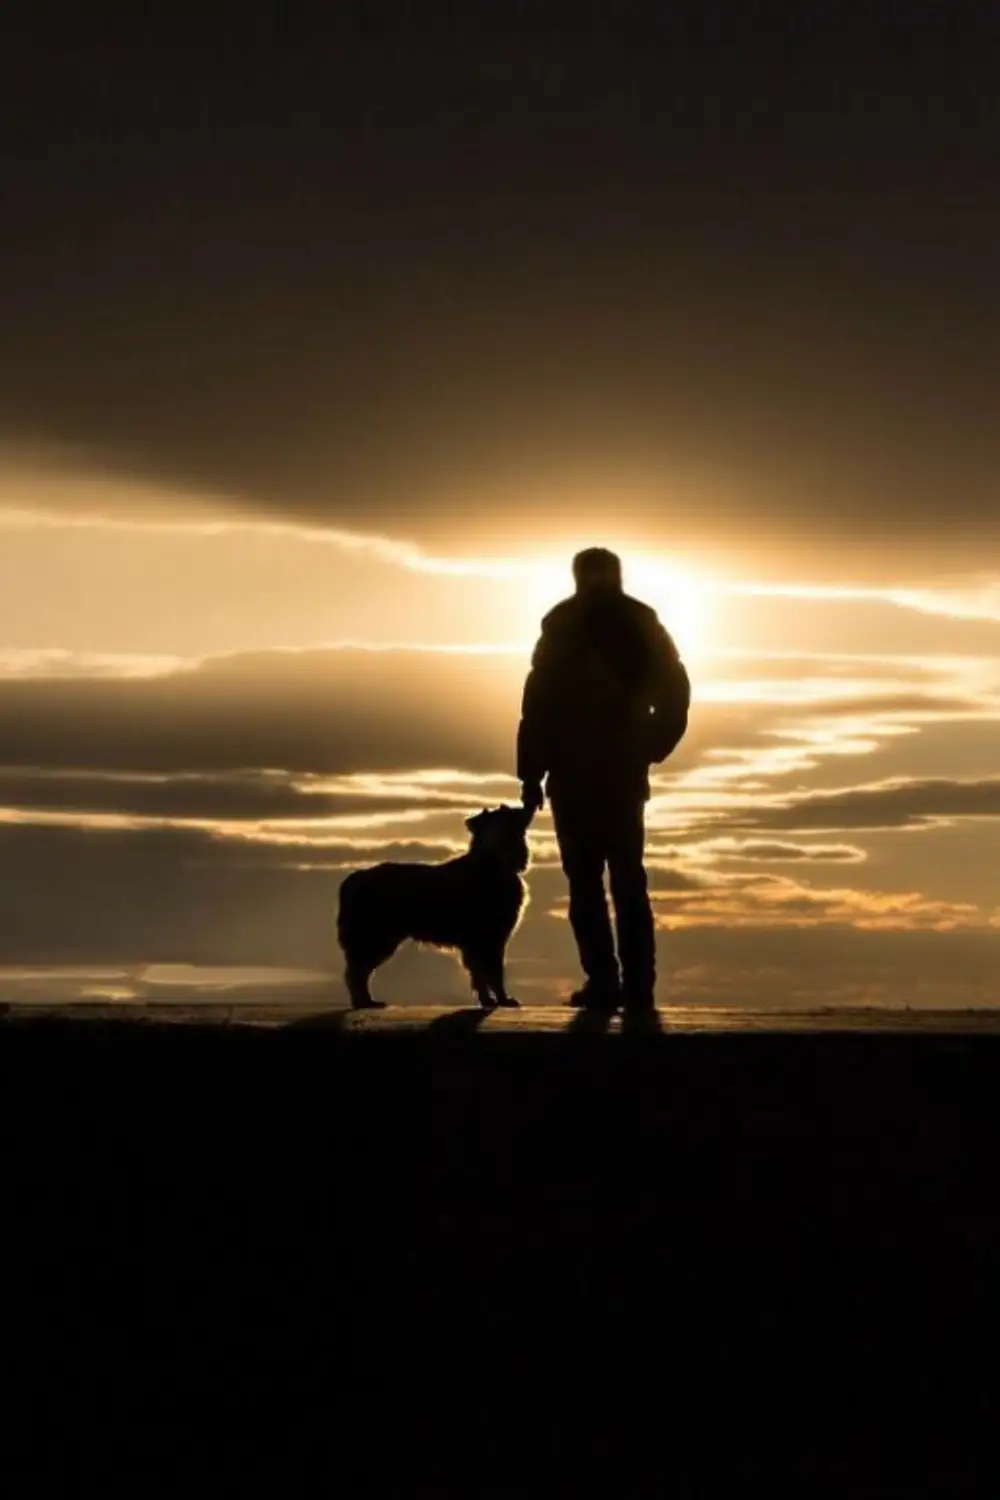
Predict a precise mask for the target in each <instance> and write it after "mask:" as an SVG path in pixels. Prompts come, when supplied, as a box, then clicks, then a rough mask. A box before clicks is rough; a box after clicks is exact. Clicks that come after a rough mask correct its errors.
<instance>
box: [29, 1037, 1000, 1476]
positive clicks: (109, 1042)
mask: <svg viewBox="0 0 1000 1500" xmlns="http://www.w3.org/2000/svg"><path fill="white" fill-rule="evenodd" d="M475 1019H476V1018H475V1017H469V1016H467V1015H466V1014H465V1013H463V1012H457V1013H455V1015H454V1018H452V1019H447V1020H444V1021H441V1022H437V1023H435V1024H434V1025H432V1026H430V1027H427V1028H425V1029H423V1030H415V1031H413V1030H411V1031H398V1032H394V1031H392V1030H385V1029H383V1030H374V1031H370V1032H365V1031H359V1032H350V1031H348V1032H343V1031H341V1030H339V1029H337V1028H336V1027H330V1026H326V1027H324V1026H323V1025H321V1024H316V1025H311V1024H308V1023H307V1024H304V1025H302V1026H299V1027H293V1028H289V1029H286V1030H253V1029H243V1028H210V1027H204V1026H202V1027H198V1026H185V1025H176V1024H175V1025H170V1026H160V1025H146V1026H137V1025H129V1024H128V1023H120V1024H114V1023H110V1022H101V1023H98V1022H91V1023H82V1024H81V1023H78V1022H77V1023H74V1022H64V1021H63V1022H61V1021H58V1020H50V1021H47V1022H27V1021H18V1022H13V1023H12V1022H8V1024H7V1025H6V1026H5V1027H3V1028H2V1030H0V1047H2V1057H3V1101H4V1103H3V1107H4V1137H5V1139H4V1148H3V1149H4V1162H5V1165H4V1203H3V1223H4V1233H5V1238H6V1239H7V1241H8V1247H9V1250H10V1251H12V1252H13V1253H12V1254H11V1255H9V1256H8V1257H7V1262H8V1264H7V1270H6V1276H5V1296H4V1301H5V1313H4V1323H5V1325H6V1328H7V1330H8V1335H9V1334H10V1333H12V1335H13V1336H12V1337H10V1336H8V1337H6V1338H5V1342H6V1345H7V1355H8V1366H9V1371H10V1378H9V1380H8V1381H7V1382H6V1384H7V1385H8V1387H9V1388H10V1390H11V1392H12V1394H13V1398H14V1401H13V1411H14V1413H15V1417H14V1420H13V1421H12V1422H11V1423H10V1425H9V1431H10V1434H11V1436H12V1439H13V1443H12V1459H13V1470H14V1475H13V1477H14V1481H15V1482H14V1485H13V1486H10V1485H9V1486H8V1487H7V1488H8V1492H9V1493H11V1494H20V1493H26V1492H28V1491H29V1489H30V1490H34V1489H36V1488H38V1489H40V1488H42V1487H43V1486H44V1485H46V1484H48V1487H49V1489H50V1492H52V1493H67V1494H69V1493H86V1492H89V1491H90V1490H91V1489H94V1490H95V1492H96V1489H97V1487H98V1486H100V1485H101V1484H102V1483H103V1481H104V1479H105V1478H106V1477H107V1476H109V1475H112V1474H113V1475H115V1476H116V1477H123V1476H124V1477H126V1478H127V1479H128V1480H129V1481H130V1482H131V1483H132V1484H133V1485H134V1486H135V1487H136V1488H135V1493H143V1492H145V1490H146V1489H147V1488H150V1489H152V1488H153V1487H154V1486H155V1487H157V1488H159V1487H161V1486H162V1485H163V1484H166V1485H167V1486H172V1487H173V1488H174V1490H175V1492H176V1493H183V1494H202V1493H205V1494H211V1495H215V1494H229V1493H235V1492H236V1490H237V1489H239V1490H241V1491H242V1490H244V1489H245V1488H246V1487H247V1485H248V1484H253V1483H254V1481H257V1484H258V1485H260V1486H263V1487H264V1488H265V1489H266V1490H267V1491H269V1492H271V1493H287V1494H299V1493H305V1492H309V1493H312V1492H313V1491H314V1490H322V1492H324V1493H331V1492H336V1493H340V1494H344V1495H350V1496H353V1495H366V1494H398V1495H404V1494H413V1493H431V1494H443V1493H446V1492H447V1493H463V1494H466V1495H470V1496H472V1495H478V1494H489V1495H512V1496H513V1495H517V1494H525V1493H547V1494H570V1495H578V1494H588V1493H598V1494H608V1495H620V1494H635V1493H644V1494H645V1493H652V1494H677V1495H684V1496H686V1495H692V1496H695V1495H697V1496H701V1495H714V1494H721V1495H728V1494H732V1493H736V1492H742V1490H743V1489H744V1488H745V1487H749V1485H750V1484H751V1482H752V1483H753V1485H754V1488H758V1487H759V1488H760V1489H761V1491H762V1492H763V1493H768V1491H769V1490H772V1491H773V1490H774V1489H776V1487H777V1485H778V1483H779V1482H781V1481H784V1480H787V1479H791V1480H792V1482H793V1483H794V1484H795V1485H796V1487H797V1488H799V1492H800V1493H803V1494H805V1493H815V1492H816V1491H817V1490H818V1489H822V1490H823V1491H824V1492H826V1493H835V1494H843V1495H845V1496H858V1495H868V1494H879V1495H882V1494H885V1495H897V1494H899V1495H913V1494H924V1493H926V1494H938V1495H947V1496H951V1495H957V1494H967V1493H983V1494H995V1493H997V1490H996V1481H995V1475H996V1472H997V1464H996V1460H997V1450H998V1444H1000V1439H998V1437H997V1417H996V1413H997V1395H998V1385H997V1353H996V1350H997V1336H998V1333H1000V1327H998V1320H997V1312H996V1309H997V1302H996V1295H995V1288H996V1284H997V1277H998V1270H1000V1259H998V1253H997V1252H998V1248H1000V1236H998V1221H997V1187H996V1179H997V1165H998V1156H997V1150H996V1148H997V1143H998V1117H1000V1094H998V1070H1000V1037H997V1036H990V1035H978V1036H959V1035H955V1036H948V1035H936V1036H935V1035H919V1034H916V1035H912V1034H911V1035H895V1036H893V1035H865V1034H855V1035H823V1034H815V1033H814V1034H811V1035H810V1034H802V1035H774V1034H772V1035H767V1034H761V1035H754V1034H749V1035H726V1034H714V1035H713V1034H701V1035H699V1034H689V1035H684V1034H677V1035H670V1034H667V1035H655V1034H639V1035H633V1036H628V1035H614V1036H592V1035H587V1034H580V1035H573V1034H569V1035H567V1034H565V1033H563V1034H545V1033H543V1032H523V1033H521V1032H517V1031H512V1032H503V1031H496V1032H492V1033H491V1032H484V1031H482V1030H480V1029H478V1028H477V1027H476V1026H475V1024H474V1023H475ZM8 1415H10V1411H8ZM307 1476H308V1478H307ZM53 1483H55V1484H56V1485H58V1486H59V1487H58V1488H57V1489H52V1485H53ZM736 1484H738V1485H739V1486H740V1491H734V1490H733V1488H732V1487H733V1485H736ZM803 1486H804V1487H805V1488H801V1487H803Z"/></svg>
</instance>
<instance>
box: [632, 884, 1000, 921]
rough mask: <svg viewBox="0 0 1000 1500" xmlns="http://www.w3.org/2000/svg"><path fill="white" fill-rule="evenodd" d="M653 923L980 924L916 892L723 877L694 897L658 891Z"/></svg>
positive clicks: (965, 908) (974, 913) (963, 909)
mask: <svg viewBox="0 0 1000 1500" xmlns="http://www.w3.org/2000/svg"><path fill="white" fill-rule="evenodd" d="M654 900H655V902H656V916H657V921H658V922H659V923H660V924H661V925H663V926H665V927H668V928H669V927H674V926H679V927H684V926H690V925H693V924H697V925H702V926H704V925H709V926H712V925H718V924H720V923H725V924H727V925H730V926H734V927H753V926H765V927H770V926H789V927H810V926H818V925H828V924H831V923H833V924H843V923H849V924H850V925H851V926H855V927H860V928H868V929H884V928H898V929H901V930H903V931H907V932H913V931H922V930H929V931H933V932H948V931H951V930H953V929H954V928H956V927H969V926H978V925H981V924H982V920H983V918H982V913H981V911H980V909H979V908H978V907H977V906H975V905H973V904H972V903H971V902H964V901H943V900H936V899H933V898H930V897H927V896H924V895H923V894H921V893H920V892H918V891H880V890H870V889H863V888H859V887H853V886H844V887H834V888H823V887H816V886H812V885H808V884H806V883H805V882H802V881H796V880H792V879H790V878H789V877H787V876H783V875H763V874H762V875H753V876H736V875H734V876H727V877H725V878H724V879H719V878H717V879H716V881H715V882H714V883H711V882H708V881H706V882H705V883H704V884H703V887H702V889H700V890H695V891H667V890H662V889H661V890H659V891H657V892H656V893H655V895H654Z"/></svg>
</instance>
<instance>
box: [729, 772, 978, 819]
mask: <svg viewBox="0 0 1000 1500" xmlns="http://www.w3.org/2000/svg"><path fill="white" fill-rule="evenodd" d="M955 818H1000V777H983V778H981V779H979V780H974V781H959V780H949V779H947V778H944V777H935V778H927V779H924V780H899V781H891V782H881V783H876V784H874V785H869V786H856V787H847V788H844V789H843V790H841V791H836V792H825V791H824V792H812V793H807V794H804V795H802V796H798V797H794V798H791V799H784V800H782V801H780V802H774V803H772V804H770V805H763V806H762V805H760V804H759V803H758V805H757V806H756V808H755V809H754V810H753V811H748V812H740V813H734V815H733V817H732V819H731V822H732V823H733V824H734V825H737V826H739V827H743V828H768V829H776V830H777V829H801V830H804V831H805V830H810V829H816V830H819V829H822V830H830V831H836V830H838V829H847V828H858V829H861V828H871V829H876V828H920V827H925V826H927V825H929V824H932V823H937V822H945V821H949V820H951V819H955Z"/></svg>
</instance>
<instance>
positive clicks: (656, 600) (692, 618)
mask: <svg viewBox="0 0 1000 1500" xmlns="http://www.w3.org/2000/svg"><path fill="white" fill-rule="evenodd" d="M615 550H616V551H617V552H618V554H619V556H620V557H621V560H622V572H623V576H624V581H625V589H626V592H627V593H629V594H633V595H634V596H635V597H636V598H638V599H642V600H643V601H644V602H645V603H646V604H649V605H651V606H652V607H653V609H655V610H656V613H657V614H658V615H659V617H660V619H661V620H662V621H663V623H664V625H665V626H666V627H667V629H668V630H669V631H670V633H671V635H672V636H673V638H674V640H675V641H676V642H677V645H678V647H679V649H680V652H681V655H682V656H683V657H684V659H685V660H686V661H691V660H693V659H696V658H697V657H698V656H700V655H701V654H702V653H703V652H704V651H705V650H706V648H707V646H708V636H709V625H710V616H711V602H712V594H713V591H714V590H713V586H712V584H711V583H710V582H709V581H708V579H707V578H706V577H705V576H704V574H702V573H700V572H697V571H696V570H695V569H693V568H690V567H688V566H686V565H684V566H678V565H676V564H675V563H673V562H670V563H666V562H661V561H660V560H659V559H658V558H657V557H656V556H655V555H653V554H650V553H648V552H638V551H629V550H628V549H627V548H615ZM572 589H573V580H572V576H571V572H570V562H569V559H568V557H565V556H564V557H560V558H559V560H558V561H556V560H555V559H553V558H545V559H540V560H539V561H537V562H534V563H532V564H530V565H529V566H528V568H527V569H526V577H525V579H524V587H523V590H522V591H521V593H520V599H521V603H522V605H523V609H524V610H525V611H528V613H529V618H528V620H527V622H526V623H527V633H528V634H529V635H530V634H531V632H532V631H533V630H535V631H537V627H538V623H539V620H540V618H541V616H542V615H543V614H544V613H545V611H546V610H547V609H550V608H551V607H552V605H553V604H555V603H556V602H557V601H558V600H559V599H562V598H564V597H565V596H566V595H567V594H568V593H571V592H572ZM519 613H520V611H519Z"/></svg>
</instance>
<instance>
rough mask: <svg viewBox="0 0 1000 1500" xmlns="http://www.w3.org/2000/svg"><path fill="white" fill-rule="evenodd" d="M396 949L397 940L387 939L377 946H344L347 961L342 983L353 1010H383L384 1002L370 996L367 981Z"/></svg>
mask: <svg viewBox="0 0 1000 1500" xmlns="http://www.w3.org/2000/svg"><path fill="white" fill-rule="evenodd" d="M398 947H399V942H398V940H395V939H389V938H386V939H385V940H384V941H383V942H381V943H379V944H377V945H376V944H375V943H365V944H364V945H363V946H360V945H359V946H357V947H356V946H355V945H354V944H345V945H344V956H345V957H346V959H347V969H346V971H345V973H344V983H345V984H346V986H347V993H348V995H350V997H351V1004H352V1006H353V1007H354V1009H355V1010H384V1009H385V1001H384V1000H376V999H375V997H374V995H373V994H372V992H371V990H370V988H369V980H370V979H371V977H372V974H373V973H374V972H375V970H376V969H377V968H378V967H379V965H380V964H384V963H385V961H386V959H389V958H391V957H392V955H393V954H394V953H395V951H396V949H397V948H398Z"/></svg>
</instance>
